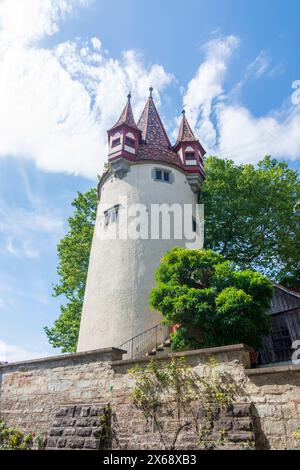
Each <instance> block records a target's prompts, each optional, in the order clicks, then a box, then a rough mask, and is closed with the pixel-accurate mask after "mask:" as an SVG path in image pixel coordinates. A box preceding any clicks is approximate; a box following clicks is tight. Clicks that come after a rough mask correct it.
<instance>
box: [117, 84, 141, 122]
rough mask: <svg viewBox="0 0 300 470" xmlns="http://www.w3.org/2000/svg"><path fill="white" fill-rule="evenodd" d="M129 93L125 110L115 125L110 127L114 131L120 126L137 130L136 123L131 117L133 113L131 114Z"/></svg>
mask: <svg viewBox="0 0 300 470" xmlns="http://www.w3.org/2000/svg"><path fill="white" fill-rule="evenodd" d="M130 100H131V93H130V92H129V93H128V95H127V103H126V106H125V108H124V109H123V112H122V114H121V116H120V117H119V119H118V121H117V122H116V124H115V125H114V126H113V127H112V129H115V128H116V127H119V126H121V125H122V124H127V126H129V127H132V128H133V129H138V127H137V125H136V123H135V120H134V116H133V112H132V107H131V102H130Z"/></svg>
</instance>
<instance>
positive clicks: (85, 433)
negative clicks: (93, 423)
mask: <svg viewBox="0 0 300 470" xmlns="http://www.w3.org/2000/svg"><path fill="white" fill-rule="evenodd" d="M91 434H92V429H91V428H77V429H76V435H77V436H81V437H89V436H90V435H91Z"/></svg>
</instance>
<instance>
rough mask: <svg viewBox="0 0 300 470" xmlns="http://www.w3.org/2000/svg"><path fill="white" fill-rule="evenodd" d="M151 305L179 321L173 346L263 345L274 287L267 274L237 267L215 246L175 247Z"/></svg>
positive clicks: (158, 275)
mask: <svg viewBox="0 0 300 470" xmlns="http://www.w3.org/2000/svg"><path fill="white" fill-rule="evenodd" d="M155 279H156V282H157V286H156V287H155V288H153V289H152V291H151V295H150V303H151V306H152V307H153V308H154V309H156V310H159V311H160V312H161V313H162V315H163V317H164V320H165V322H166V323H167V324H170V325H172V324H173V325H174V324H177V325H179V327H178V330H177V331H176V333H174V337H173V347H174V349H185V348H197V347H212V346H220V345H226V344H235V343H246V344H248V345H249V346H253V347H258V346H259V345H260V342H261V337H262V335H265V334H268V332H269V329H270V323H269V317H268V316H267V315H266V314H265V311H266V309H267V308H268V307H269V305H270V300H271V298H272V293H273V288H272V285H271V283H270V281H269V280H268V279H267V278H266V277H264V276H263V275H262V274H260V273H258V272H255V271H251V270H250V269H247V270H244V271H241V270H237V269H235V266H234V265H233V263H230V262H229V261H226V260H225V258H224V256H222V255H221V254H219V253H215V252H213V251H211V250H188V249H185V248H173V249H172V250H170V251H169V252H168V253H167V254H166V255H165V256H164V257H163V258H162V261H161V265H160V267H159V268H158V270H157V271H156V274H155Z"/></svg>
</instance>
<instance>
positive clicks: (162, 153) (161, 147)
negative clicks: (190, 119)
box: [137, 94, 183, 168]
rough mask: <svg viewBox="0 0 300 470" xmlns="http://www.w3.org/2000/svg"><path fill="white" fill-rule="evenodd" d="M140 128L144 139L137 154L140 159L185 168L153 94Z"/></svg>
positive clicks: (139, 124) (144, 111) (142, 117)
mask: <svg viewBox="0 0 300 470" xmlns="http://www.w3.org/2000/svg"><path fill="white" fill-rule="evenodd" d="M138 127H139V129H140V130H141V132H142V139H143V140H142V142H141V144H140V146H139V149H138V152H137V158H138V159H140V160H155V161H162V162H167V163H172V164H173V165H177V166H179V167H181V168H183V164H182V162H181V160H180V158H179V156H178V155H177V153H176V152H174V150H172V147H171V143H170V140H169V138H168V136H167V133H166V131H165V128H164V126H163V123H162V122H161V119H160V117H159V114H158V112H157V109H156V106H155V104H154V101H153V98H152V96H151V94H150V96H149V98H148V100H147V102H146V105H145V108H144V110H143V112H142V115H141V117H140V119H139V122H138Z"/></svg>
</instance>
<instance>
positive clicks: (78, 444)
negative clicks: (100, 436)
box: [67, 438, 84, 449]
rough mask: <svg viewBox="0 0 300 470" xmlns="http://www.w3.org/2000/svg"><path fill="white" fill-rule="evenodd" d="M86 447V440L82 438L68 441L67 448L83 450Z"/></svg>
mask: <svg viewBox="0 0 300 470" xmlns="http://www.w3.org/2000/svg"><path fill="white" fill-rule="evenodd" d="M83 446H84V439H82V438H72V439H68V441H67V447H69V448H70V449H82V448H83Z"/></svg>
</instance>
